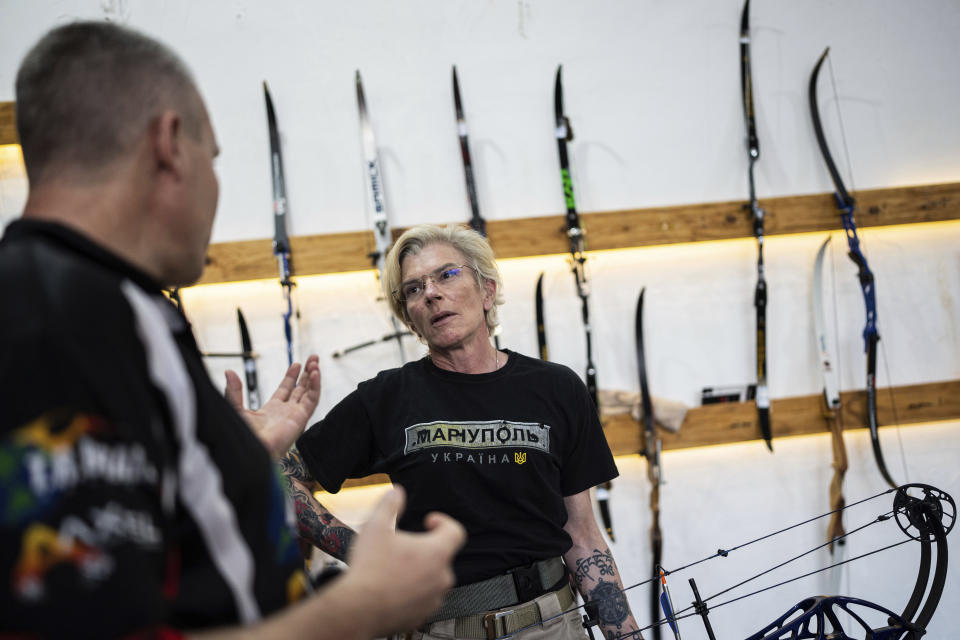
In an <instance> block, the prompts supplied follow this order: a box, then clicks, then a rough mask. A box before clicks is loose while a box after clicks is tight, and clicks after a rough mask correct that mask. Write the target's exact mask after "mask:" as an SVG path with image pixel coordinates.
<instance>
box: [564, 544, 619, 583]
mask: <svg viewBox="0 0 960 640" xmlns="http://www.w3.org/2000/svg"><path fill="white" fill-rule="evenodd" d="M594 567H596V569H597V572H598V574H599V575H598V576H597V577H594V576H593V575H592V574H591V569H592V568H594ZM613 574H614V569H613V556H612V555H611V554H610V550H609V549H604V550H603V551H601V550H600V549H594V550H593V554H592V555H589V556H587V557H586V558H580V559H578V560H577V569H576V572H575V573H574V575H573V577H574V579H575V580H576V581H577V585H579V586H580V587H581V593H582V592H583V588H582V587H583V581H584V580H586V579H588V578H589V579H590V580H592V581H593V582H596V581H597V580H598V579H599V576H612V575H613Z"/></svg>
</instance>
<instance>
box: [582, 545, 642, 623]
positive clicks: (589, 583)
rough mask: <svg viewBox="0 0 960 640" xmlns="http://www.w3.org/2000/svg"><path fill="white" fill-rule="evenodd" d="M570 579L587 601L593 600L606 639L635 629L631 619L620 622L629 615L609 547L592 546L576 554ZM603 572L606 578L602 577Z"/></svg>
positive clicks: (628, 608)
mask: <svg viewBox="0 0 960 640" xmlns="http://www.w3.org/2000/svg"><path fill="white" fill-rule="evenodd" d="M576 564H577V566H576V569H575V571H574V574H573V579H574V580H575V581H576V583H577V588H578V589H579V591H580V593H581V594H582V595H583V597H584V599H585V600H587V601H592V602H596V603H597V608H598V612H599V623H600V626H601V627H603V633H604V636H605V637H606V638H608V639H612V638H619V637H621V635H622V634H623V633H627V632H630V631H635V630H636V627H635V626H634V624H633V623H630V624H627V625H624V623H625V622H626V621H627V619H628V618H629V617H630V605H629V604H628V603H627V598H626V596H625V595H624V593H623V591H622V590H621V588H620V584H619V583H618V579H617V569H616V565H615V564H614V562H613V555H612V554H611V553H610V549H594V550H593V553H591V554H590V555H588V556H585V557H582V558H578V559H577V563H576ZM604 576H606V577H607V578H608V579H606V580H604Z"/></svg>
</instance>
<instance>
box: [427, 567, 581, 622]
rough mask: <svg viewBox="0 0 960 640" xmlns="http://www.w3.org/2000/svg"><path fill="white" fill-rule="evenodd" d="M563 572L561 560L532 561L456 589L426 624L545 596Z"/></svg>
mask: <svg viewBox="0 0 960 640" xmlns="http://www.w3.org/2000/svg"><path fill="white" fill-rule="evenodd" d="M565 573H566V567H565V566H564V564H563V560H561V559H560V558H550V559H549V560H540V561H539V562H534V563H533V564H531V565H530V566H528V567H517V568H516V569H511V570H510V571H508V572H507V573H505V574H503V575H499V576H494V577H492V578H487V579H486V580H481V581H480V582H474V583H472V584H465V585H463V586H461V587H456V588H454V589H451V590H450V591H449V593H447V596H446V597H445V598H444V599H443V605H441V607H440V608H439V609H438V610H437V612H436V613H434V614H433V615H432V616H431V617H430V618H429V619H428V620H427V622H428V623H431V622H436V621H437V620H449V619H450V618H461V617H463V616H468V615H472V614H475V613H483V612H485V611H492V610H494V609H502V608H504V607H509V606H510V605H512V604H517V603H518V602H527V601H528V600H533V599H534V598H537V597H539V596H541V595H543V594H544V593H547V592H548V590H549V589H550V588H551V587H553V586H554V585H555V584H557V583H558V582H560V579H561V578H563V576H564V574H565Z"/></svg>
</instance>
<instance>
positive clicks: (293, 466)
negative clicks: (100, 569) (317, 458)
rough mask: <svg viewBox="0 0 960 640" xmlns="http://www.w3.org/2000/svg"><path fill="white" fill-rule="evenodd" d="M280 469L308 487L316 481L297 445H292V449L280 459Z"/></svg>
mask: <svg viewBox="0 0 960 640" xmlns="http://www.w3.org/2000/svg"><path fill="white" fill-rule="evenodd" d="M280 469H281V470H282V471H283V473H284V474H285V475H286V476H288V477H290V478H295V479H297V480H299V481H300V482H302V483H304V484H305V485H307V486H308V487H311V486H313V485H314V484H315V483H316V480H314V478H313V475H312V474H311V473H310V471H309V470H308V469H307V465H306V464H305V463H304V461H303V456H301V455H300V452H299V451H298V450H297V445H293V446H292V447H290V450H289V451H287V453H286V454H285V455H284V456H283V457H282V458H281V459H280Z"/></svg>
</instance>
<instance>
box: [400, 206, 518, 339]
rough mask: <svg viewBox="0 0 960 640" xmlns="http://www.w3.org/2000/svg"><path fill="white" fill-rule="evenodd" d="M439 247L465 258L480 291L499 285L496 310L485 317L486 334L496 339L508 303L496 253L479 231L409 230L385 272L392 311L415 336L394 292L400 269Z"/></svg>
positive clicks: (424, 226)
mask: <svg viewBox="0 0 960 640" xmlns="http://www.w3.org/2000/svg"><path fill="white" fill-rule="evenodd" d="M437 243H442V244H446V245H449V246H451V247H453V248H454V249H456V250H457V251H459V252H460V253H462V254H463V256H464V257H465V258H466V260H467V266H469V267H471V268H472V270H473V273H474V275H475V277H476V281H477V286H478V287H480V286H483V283H484V282H494V283H496V286H497V288H496V293H495V294H494V299H493V306H491V307H490V309H489V310H488V311H487V312H486V313H485V314H484V315H485V319H486V323H487V332H488V333H489V334H490V335H493V332H494V330H495V329H496V328H497V326H498V325H499V324H500V321H499V320H498V319H497V307H498V306H500V305H502V304H503V303H504V302H505V300H504V298H503V280H502V279H501V277H500V269H499V268H497V261H496V259H495V258H494V257H493V249H491V248H490V243H489V242H487V239H486V238H484V237H483V236H482V235H480V234H479V233H477V232H476V231H474V230H472V229H468V228H466V227H463V226H460V225H456V224H451V225H447V226H440V225H436V224H419V225H417V226H415V227H411V228H410V229H407V231H405V232H404V234H403V235H402V236H400V237H399V238H397V241H396V242H395V243H394V245H393V248H392V249H390V252H389V253H388V254H387V258H386V260H385V264H384V269H383V293H384V295H385V296H386V298H387V301H388V302H389V303H390V309H391V310H392V311H393V313H394V315H395V316H397V317H398V318H400V320H402V321H403V323H404V324H405V325H407V327H409V328H410V330H411V331H413V332H414V333H416V329H415V328H414V327H413V324H412V323H411V322H410V316H409V315H407V308H406V304H404V303H403V302H401V301H400V299H399V297H398V296H397V295H395V294H394V292H395V291H397V290H398V289H399V288H400V283H401V280H402V278H403V275H402V269H401V265H402V264H403V260H404V258H406V257H407V256H410V255H416V254H418V253H420V251H421V250H422V249H423V248H424V247H426V246H427V245H431V244H437Z"/></svg>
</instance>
